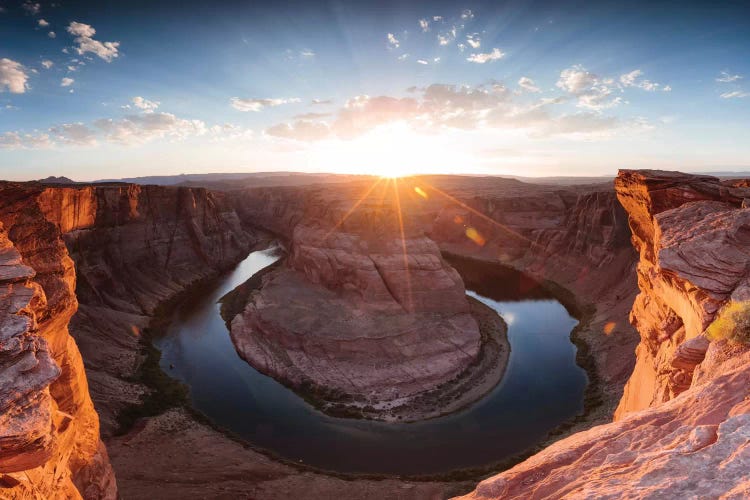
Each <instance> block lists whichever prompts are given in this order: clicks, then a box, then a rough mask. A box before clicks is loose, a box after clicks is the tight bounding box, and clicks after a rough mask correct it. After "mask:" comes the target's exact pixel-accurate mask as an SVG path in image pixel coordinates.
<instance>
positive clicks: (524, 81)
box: [518, 76, 541, 93]
mask: <svg viewBox="0 0 750 500" xmlns="http://www.w3.org/2000/svg"><path fill="white" fill-rule="evenodd" d="M518 86H519V87H521V88H522V89H523V90H525V91H526V92H531V93H536V92H541V90H540V89H539V87H537V86H536V84H535V83H534V80H532V79H531V78H529V77H528V76H522V77H521V78H520V79H519V80H518Z"/></svg>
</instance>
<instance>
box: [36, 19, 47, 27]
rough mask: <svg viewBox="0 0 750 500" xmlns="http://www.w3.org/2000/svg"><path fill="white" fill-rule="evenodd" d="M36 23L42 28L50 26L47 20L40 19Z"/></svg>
mask: <svg viewBox="0 0 750 500" xmlns="http://www.w3.org/2000/svg"><path fill="white" fill-rule="evenodd" d="M36 23H37V24H38V25H39V26H41V27H42V28H46V27H47V26H49V23H48V22H47V21H46V20H45V19H40V20H38V21H37V22H36Z"/></svg>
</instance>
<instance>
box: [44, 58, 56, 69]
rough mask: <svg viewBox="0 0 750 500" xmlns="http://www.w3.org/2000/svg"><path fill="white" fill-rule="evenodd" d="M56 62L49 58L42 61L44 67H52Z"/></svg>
mask: <svg viewBox="0 0 750 500" xmlns="http://www.w3.org/2000/svg"><path fill="white" fill-rule="evenodd" d="M54 64H55V63H53V62H52V61H50V60H49V59H45V60H43V61H42V66H43V67H44V69H50V68H51V67H52V66H53V65H54Z"/></svg>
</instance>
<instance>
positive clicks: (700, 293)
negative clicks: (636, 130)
mask: <svg viewBox="0 0 750 500" xmlns="http://www.w3.org/2000/svg"><path fill="white" fill-rule="evenodd" d="M742 185H743V183H738V182H726V183H722V182H720V181H719V180H718V179H716V178H713V177H708V176H690V175H685V174H679V173H675V172H660V171H621V172H620V174H619V176H618V178H617V181H616V186H617V194H618V197H619V199H620V200H621V202H622V204H623V206H624V207H625V208H626V210H627V211H628V215H629V219H630V227H631V229H632V233H633V238H632V241H633V244H634V246H635V247H636V249H637V250H638V252H639V254H640V260H639V263H638V283H639V288H640V294H639V295H638V298H637V299H636V301H635V303H634V305H633V309H632V314H631V320H632V322H633V324H634V325H635V326H636V327H637V329H638V331H639V333H640V334H641V342H640V344H639V345H638V348H637V350H636V354H637V361H636V367H635V369H634V371H633V374H632V376H631V377H630V379H629V381H628V384H627V386H626V389H625V393H624V395H623V398H622V401H621V403H620V405H619V407H618V410H617V414H616V421H615V422H614V423H611V424H607V425H602V426H598V427H594V428H592V429H590V430H588V431H585V432H580V433H578V434H574V435H572V436H570V437H568V438H567V439H564V440H562V441H558V442H557V443H555V444H554V445H552V446H550V447H549V448H547V449H545V450H544V451H542V452H540V453H538V454H536V455H534V456H533V457H531V458H530V459H528V460H526V461H524V462H522V463H521V464H519V465H517V466H515V467H513V468H512V469H510V470H508V471H506V472H503V473H501V474H499V475H497V476H495V477H492V478H490V479H487V480H485V481H483V482H482V483H480V484H479V486H478V487H477V489H476V490H475V491H474V492H473V493H471V494H470V495H468V496H467V497H465V498H476V499H480V498H481V499H487V498H493V499H499V498H503V499H505V498H620V497H621V496H622V495H623V492H627V495H628V496H629V497H631V498H675V499H678V498H747V496H748V495H749V494H750V482H749V481H748V479H747V472H746V471H747V463H748V457H749V456H750V455H748V454H749V453H750V447H749V446H748V443H750V440H749V438H750V346H748V345H747V344H735V343H732V342H730V341H728V340H713V341H712V340H710V338H709V337H707V336H706V335H705V329H706V327H708V326H709V325H710V324H711V323H712V322H713V321H714V320H715V319H716V315H717V312H718V311H719V310H720V308H721V306H722V305H723V304H725V303H727V302H729V301H732V300H738V301H742V300H748V299H749V298H750V294H748V278H750V253H748V252H747V248H748V243H750V240H748V234H750V216H749V215H748V213H749V212H748V209H746V208H743V207H744V203H743V199H744V198H747V197H748V196H750V191H748V190H747V189H746V188H743V187H742ZM582 471H585V473H584V474H582V473H581V472H582Z"/></svg>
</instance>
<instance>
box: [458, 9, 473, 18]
mask: <svg viewBox="0 0 750 500" xmlns="http://www.w3.org/2000/svg"><path fill="white" fill-rule="evenodd" d="M461 19H463V20H464V21H470V20H472V19H474V13H473V12H472V11H471V10H469V9H465V10H463V11H461Z"/></svg>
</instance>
